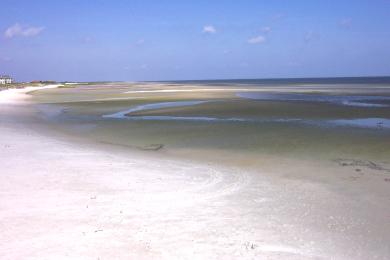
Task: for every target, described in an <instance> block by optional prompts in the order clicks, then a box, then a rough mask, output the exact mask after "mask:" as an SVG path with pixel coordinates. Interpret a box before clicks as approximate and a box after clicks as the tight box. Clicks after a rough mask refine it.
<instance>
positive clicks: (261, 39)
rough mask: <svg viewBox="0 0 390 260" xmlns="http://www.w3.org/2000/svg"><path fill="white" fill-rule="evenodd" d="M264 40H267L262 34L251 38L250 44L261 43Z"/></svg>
mask: <svg viewBox="0 0 390 260" xmlns="http://www.w3.org/2000/svg"><path fill="white" fill-rule="evenodd" d="M263 42H265V37H264V36H262V35H259V36H256V37H253V38H250V39H249V40H248V43H250V44H259V43H263Z"/></svg>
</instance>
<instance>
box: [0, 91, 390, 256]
mask: <svg viewBox="0 0 390 260" xmlns="http://www.w3.org/2000/svg"><path fill="white" fill-rule="evenodd" d="M120 87H121V88H123V86H120ZM91 88H92V86H91ZM89 91H93V90H89ZM121 91H122V90H121ZM123 91H128V90H127V88H124V89H123ZM64 93H65V94H64ZM66 93H68V94H66ZM71 93H78V92H77V88H75V89H73V88H69V89H58V90H42V91H36V92H34V93H33V94H34V98H29V99H25V98H26V96H25V95H23V93H18V95H16V96H13V97H12V98H11V97H7V98H4V99H5V100H7V104H6V103H1V106H0V107H1V110H0V118H1V121H0V122H1V124H0V145H1V146H0V160H1V165H2V167H3V169H5V170H3V171H2V173H1V176H2V182H1V183H0V185H1V187H0V188H1V191H2V196H1V198H0V200H1V202H0V205H1V206H0V211H1V214H0V216H1V222H0V223H1V228H2V230H3V231H2V236H1V237H0V242H1V243H0V255H1V256H2V257H1V258H2V259H36V258H39V259H53V258H55V259H58V258H60V259H61V258H82V259H97V258H100V259H105V258H110V259H112V258H115V259H129V258H130V259H131V258H136V259H156V258H158V259H227V258H228V259H232V258H233V259H259V258H264V259H330V258H331V259H388V258H389V256H390V250H389V248H388V246H387V243H386V242H385V241H388V240H389V239H390V229H389V225H388V223H389V214H388V213H389V212H390V206H389V205H390V203H389V198H390V193H389V185H390V180H388V178H389V176H390V173H389V172H388V168H389V167H388V162H387V161H385V158H386V156H387V153H388V150H387V149H386V147H387V146H386V142H387V141H386V139H385V138H384V137H386V136H387V135H386V132H383V131H382V132H377V131H374V132H372V131H367V130H364V129H360V130H357V131H355V132H356V133H355V134H354V135H352V136H350V137H349V139H347V140H346V139H345V138H347V137H348V131H349V130H346V131H345V133H344V134H343V131H341V132H340V131H337V136H338V137H340V136H341V137H344V139H340V140H341V141H340V140H339V142H341V144H344V145H346V144H347V143H353V141H354V140H358V139H359V137H364V138H366V139H367V140H365V141H366V142H367V143H368V144H371V146H367V147H368V149H366V150H364V151H356V148H359V147H361V148H362V147H364V146H363V145H365V144H364V142H363V143H362V144H361V145H359V143H357V144H355V146H352V148H351V146H348V147H347V146H344V148H343V146H341V148H337V149H334V147H333V150H332V151H333V152H334V153H333V154H331V155H330V154H329V153H328V152H329V151H330V149H331V147H332V145H334V143H332V142H330V143H329V142H326V141H324V142H323V143H322V145H323V146H318V145H313V141H314V140H315V139H316V138H315V136H313V132H312V131H311V130H310V129H311V128H302V126H297V127H295V128H294V126H290V125H289V127H288V128H283V127H282V128H280V126H279V125H275V124H271V125H266V126H265V128H266V129H265V130H264V129H263V128H264V125H262V126H260V127H257V128H256V127H255V128H252V127H249V128H248V127H247V126H245V125H244V126H243V125H236V124H225V125H223V127H221V125H215V126H211V127H210V124H199V122H187V123H182V122H178V123H177V124H172V123H171V122H165V123H161V122H154V121H148V122H144V121H142V122H128V121H126V122H123V121H115V120H108V121H106V120H102V119H99V120H97V118H100V117H101V115H103V114H109V112H112V113H114V112H118V111H123V110H125V109H129V102H131V104H132V106H134V105H137V104H145V103H149V102H150V97H148V98H147V99H146V100H145V98H144V97H143V98H141V99H136V100H131V101H129V100H125V101H116V102H114V101H112V100H109V101H108V102H111V104H112V105H111V106H108V107H107V106H105V105H106V104H104V102H103V105H102V104H101V103H96V102H102V101H96V99H105V98H122V97H121V95H120V94H116V93H113V92H112V90H111V89H110V88H107V89H105V90H103V91H102V92H99V93H98V94H92V95H91V94H90V95H88V94H87V93H84V92H82V93H81V94H80V95H77V97H74V94H71ZM121 93H122V92H121ZM1 94H2V93H0V95H1ZM62 94H63V95H62ZM225 94H226V93H225ZM225 94H224V95H222V96H221V95H217V96H216V97H218V98H223V97H225ZM67 95H68V96H67ZM186 95H187V94H186ZM191 95H192V94H191ZM72 96H73V99H79V100H80V101H79V103H77V102H71V103H64V102H65V101H67V102H69V101H72ZM200 96H201V95H196V98H199V97H200ZM226 96H230V94H226ZM187 97H188V96H187ZM193 97H194V96H191V97H188V99H193ZM206 97H207V98H209V97H210V96H209V94H207V95H206V96H205V98H206ZM56 98H57V100H58V101H59V100H61V102H62V103H61V102H57V103H55V102H54V101H53V100H55V99H56ZM130 98H134V96H132V97H130ZM176 98H177V97H176ZM66 99H68V100H66ZM86 99H92V100H93V101H90V102H85V101H83V102H82V101H81V100H86ZM94 99H95V100H94ZM162 99H163V100H162ZM168 99H169V97H168ZM44 100H46V101H44ZM155 100H158V101H160V102H161V101H166V100H167V98H161V96H156V97H155ZM32 101H34V103H35V102H39V103H40V104H39V105H38V106H37V105H36V104H34V103H31V102H32ZM48 101H51V102H50V103H48ZM42 106H43V107H42ZM45 106H46V107H45ZM54 108H57V110H56V109H54ZM188 108H191V107H188ZM64 109H65V110H64ZM170 109H171V108H170ZM378 109H379V108H378ZM145 112H146V111H144V112H143V113H145ZM149 112H150V113H151V112H153V114H154V115H155V114H156V113H161V114H165V115H167V114H169V113H172V115H177V111H176V112H174V111H171V110H170V111H164V112H162V111H148V113H149ZM180 113H184V112H183V110H180ZM186 113H187V112H186ZM188 113H189V112H188ZM272 113H274V112H272ZM64 114H65V115H64ZM143 115H145V114H143ZM80 119H82V121H80ZM168 123H170V124H168ZM124 125H125V126H131V127H123V126H124ZM164 129H167V130H165V131H167V132H163V131H164ZM175 129H176V131H174V130H175ZM183 129H184V130H185V131H183ZM191 129H192V132H190V131H189V130H191ZM262 129H263V130H262ZM305 129H306V130H305ZM114 130H115V131H114ZM187 130H188V131H187ZM259 130H262V131H263V132H262V133H263V134H264V135H263V137H264V136H267V137H268V138H259V135H258V134H255V133H258V131H259ZM113 131H114V132H113ZM222 131H225V135H224V136H223V137H221V139H218V138H217V139H215V138H216V137H217V136H218V135H219V134H220V133H222ZM237 131H239V133H243V134H244V135H242V136H243V137H241V138H238V139H237V140H236V141H235V142H230V143H224V142H223V141H224V140H226V139H225V138H226V137H228V138H229V137H231V136H232V135H233V134H234V133H237ZM302 131H303V133H302ZM305 131H307V133H305ZM327 131H328V130H327V129H324V131H323V132H321V131H320V132H317V134H318V136H319V137H323V138H325V139H326V138H328V140H330V141H334V140H336V139H335V135H333V134H332V133H330V134H328V137H326V135H324V134H325V133H326V132H327ZM168 132H169V133H168ZM328 132H329V131H328ZM112 133H115V135H113V134H112ZM158 133H160V135H158ZM199 133H202V134H201V135H200V134H199ZM142 134H143V135H142ZM153 134H155V135H154V137H153ZM245 134H246V135H245ZM281 134H284V135H285V138H282V139H281V142H280V143H276V144H275V140H276V139H275V138H276V137H277V136H278V135H279V136H280V135H281ZM300 134H303V135H304V136H306V137H307V136H309V138H308V139H303V138H302V135H300ZM131 135H133V139H132V138H131ZM274 135H276V136H274ZM87 136H88V137H87ZM124 136H128V138H129V139H130V140H129V141H127V142H126V141H124V138H123V137H124ZM170 136H172V137H170ZM175 136H176V138H174V137H175ZM190 136H192V138H189V137H190ZM310 136H311V137H310ZM140 137H144V138H140ZM170 138H171V139H170ZM135 139H138V141H136V140H135ZM267 139H268V140H271V141H269V142H268V141H267ZM287 139H290V140H291V141H290V143H288V144H286V146H285V147H283V142H284V141H286V140H287ZM145 140H148V141H147V142H145ZM169 140H171V141H169ZM250 140H252V143H253V140H254V142H255V143H256V145H255V146H253V144H252V143H250V142H249V141H250ZM342 140H344V141H342ZM370 140H371V141H370ZM380 140H382V141H383V142H384V144H381V143H380V142H379V141H380ZM195 141H196V142H195ZM174 142H176V145H175V143H174ZM245 142H247V143H245ZM294 142H298V143H296V144H295V149H293V148H292V147H293V146H291V145H292V144H293V143H294ZM301 142H303V144H304V145H302V143H301ZM159 143H163V144H164V145H166V147H165V146H164V148H163V149H159V150H158V151H153V150H151V151H144V150H142V149H139V148H142V147H147V146H148V145H150V144H159ZM118 144H121V145H118ZM310 144H312V145H311V146H310ZM373 144H374V145H373ZM236 145H241V149H237V147H236ZM262 145H264V147H265V148H263V150H262V149H260V148H259V147H261V146H262ZM307 145H308V146H307ZM232 146H234V148H235V149H233V150H232V148H233V147H232ZM303 147H306V148H303ZM326 147H328V150H327V149H326ZM229 148H230V149H229ZM239 148H240V147H239ZM254 148H256V150H255V151H256V152H255V153H254V150H253V149H254ZM340 149H341V151H340ZM320 150H323V151H324V152H323V153H320V152H319V151H320ZM232 151H233V153H232ZM237 151H239V152H237ZM245 151H246V152H245ZM291 153H292V155H291ZM310 153H311V154H314V155H313V156H307V155H308V154H310ZM289 154H290V155H291V156H289ZM325 154H327V156H325ZM216 155H217V156H216ZM254 155H255V156H256V160H254V159H253V158H254V157H253V156H254ZM343 155H345V157H344V156H343ZM323 156H325V158H324V159H321V158H320V157H323ZM341 156H342V157H341ZM350 156H353V157H352V158H350ZM207 157H209V158H212V159H210V160H207V159H206V158H207ZM370 157H374V158H373V159H374V160H371V158H370ZM229 161H230V163H229ZM243 165H245V167H242V166H243Z"/></svg>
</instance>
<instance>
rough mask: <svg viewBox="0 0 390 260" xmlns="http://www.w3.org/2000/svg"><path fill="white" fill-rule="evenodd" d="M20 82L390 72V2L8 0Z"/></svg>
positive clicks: (10, 53) (1, 49)
mask: <svg viewBox="0 0 390 260" xmlns="http://www.w3.org/2000/svg"><path fill="white" fill-rule="evenodd" d="M1 9H2V14H1V17H0V74H9V75H11V76H13V77H14V78H15V79H16V80H17V81H30V80H57V81H111V80H112V81H140V80H186V79H188V80H189V79H240V78H285V77H287V78H290V77H342V76H388V75H390V0H365V1H363V0H350V1H347V0H333V1H332V0H326V1H323V0H305V1H304V0H290V1H286V0H273V1H271V0H256V1H255V0H253V1H251V0H242V1H237V0H230V1H228V0H226V1H223V0H215V1H210V0H209V1H203V0H197V1H186V0H161V1H157V0H155V1H151V0H142V1H135V0H134V1H131V0H129V1H120V0H117V1H115V0H111V1H108V0H105V1H104V0H95V1H86V0H85V1H83V0H78V1H76V0H67V1H62V0H61V1H59V0H34V1H30V0H28V1H20V0H1Z"/></svg>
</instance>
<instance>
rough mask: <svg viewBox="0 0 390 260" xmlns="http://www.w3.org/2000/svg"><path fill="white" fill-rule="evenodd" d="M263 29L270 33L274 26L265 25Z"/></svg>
mask: <svg viewBox="0 0 390 260" xmlns="http://www.w3.org/2000/svg"><path fill="white" fill-rule="evenodd" d="M261 31H262V32H263V33H270V32H271V31H272V28H271V27H269V26H264V27H263V28H261Z"/></svg>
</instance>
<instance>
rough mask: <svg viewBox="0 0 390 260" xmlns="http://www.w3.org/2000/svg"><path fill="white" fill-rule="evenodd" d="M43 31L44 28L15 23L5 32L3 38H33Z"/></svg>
mask: <svg viewBox="0 0 390 260" xmlns="http://www.w3.org/2000/svg"><path fill="white" fill-rule="evenodd" d="M44 29H45V28H44V27H34V26H23V25H20V24H19V23H16V24H14V25H12V26H10V27H8V28H7V30H5V32H4V36H5V37H6V38H9V39H10V38H13V37H18V36H21V37H34V36H37V35H38V34H40V33H41V32H42V31H43V30H44Z"/></svg>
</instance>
